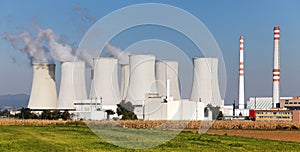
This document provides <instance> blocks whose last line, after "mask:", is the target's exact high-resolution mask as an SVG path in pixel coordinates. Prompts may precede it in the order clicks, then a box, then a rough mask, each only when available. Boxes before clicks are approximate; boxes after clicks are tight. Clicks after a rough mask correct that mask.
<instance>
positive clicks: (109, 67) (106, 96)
mask: <svg viewBox="0 0 300 152" xmlns="http://www.w3.org/2000/svg"><path fill="white" fill-rule="evenodd" d="M92 71H93V73H92V80H91V89H90V99H92V100H101V101H102V104H103V105H113V106H115V105H116V104H118V103H119V102H120V101H121V97H120V90H119V83H118V60H117V59H114V58H95V59H93V70H92Z"/></svg>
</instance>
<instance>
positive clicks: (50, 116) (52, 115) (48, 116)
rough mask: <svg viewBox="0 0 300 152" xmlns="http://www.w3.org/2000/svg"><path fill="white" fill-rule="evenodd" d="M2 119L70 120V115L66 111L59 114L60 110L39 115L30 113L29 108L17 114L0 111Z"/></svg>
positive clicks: (45, 111)
mask: <svg viewBox="0 0 300 152" xmlns="http://www.w3.org/2000/svg"><path fill="white" fill-rule="evenodd" d="M0 116H1V117H2V118H18V119H45V120H58V119H62V120H70V119H71V118H72V114H70V113H69V111H68V110H65V111H63V112H61V111H60V110H43V111H42V113H41V114H37V113H34V112H32V110H31V109H30V108H24V107H23V108H22V109H21V110H20V112H19V113H16V114H14V115H12V114H10V111H9V110H3V111H0Z"/></svg>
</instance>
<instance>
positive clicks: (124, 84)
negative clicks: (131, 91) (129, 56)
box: [120, 64, 130, 100]
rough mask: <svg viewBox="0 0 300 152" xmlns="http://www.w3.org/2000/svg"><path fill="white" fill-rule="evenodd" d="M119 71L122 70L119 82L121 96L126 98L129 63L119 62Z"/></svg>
mask: <svg viewBox="0 0 300 152" xmlns="http://www.w3.org/2000/svg"><path fill="white" fill-rule="evenodd" d="M121 72H122V80H121V81H122V82H121V91H120V93H121V97H122V99H123V100H126V93H127V88H128V82H129V72H130V71H129V64H121Z"/></svg>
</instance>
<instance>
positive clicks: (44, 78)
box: [28, 64, 57, 110]
mask: <svg viewBox="0 0 300 152" xmlns="http://www.w3.org/2000/svg"><path fill="white" fill-rule="evenodd" d="M32 68H33V80H32V88H31V93H30V98H29V102H28V108H30V109H33V110H44V109H56V107H57V93H56V81H55V64H33V65H32Z"/></svg>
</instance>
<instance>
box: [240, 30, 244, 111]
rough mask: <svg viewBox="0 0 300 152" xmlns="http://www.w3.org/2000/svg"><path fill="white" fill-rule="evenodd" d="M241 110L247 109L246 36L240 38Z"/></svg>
mask: <svg viewBox="0 0 300 152" xmlns="http://www.w3.org/2000/svg"><path fill="white" fill-rule="evenodd" d="M239 72H240V73H239V109H244V108H245V84H244V80H245V78H244V36H240V69H239Z"/></svg>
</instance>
